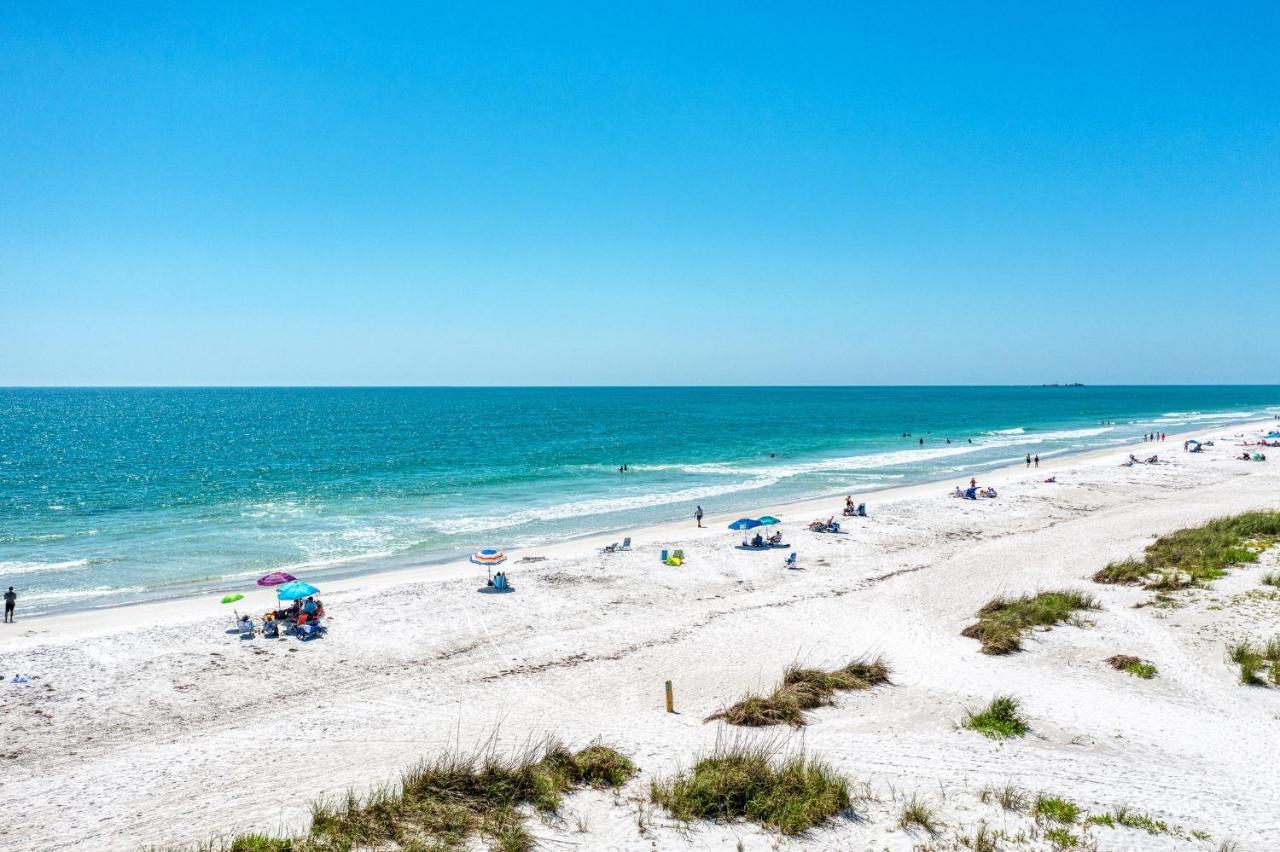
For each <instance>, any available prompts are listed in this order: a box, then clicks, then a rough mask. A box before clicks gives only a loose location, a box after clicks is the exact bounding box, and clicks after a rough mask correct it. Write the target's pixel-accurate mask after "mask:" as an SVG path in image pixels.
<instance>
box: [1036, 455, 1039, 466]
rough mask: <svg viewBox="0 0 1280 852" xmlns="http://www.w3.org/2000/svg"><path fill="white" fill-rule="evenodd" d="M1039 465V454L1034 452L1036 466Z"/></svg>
mask: <svg viewBox="0 0 1280 852" xmlns="http://www.w3.org/2000/svg"><path fill="white" fill-rule="evenodd" d="M1039 466H1040V454H1039V453H1036V467H1039Z"/></svg>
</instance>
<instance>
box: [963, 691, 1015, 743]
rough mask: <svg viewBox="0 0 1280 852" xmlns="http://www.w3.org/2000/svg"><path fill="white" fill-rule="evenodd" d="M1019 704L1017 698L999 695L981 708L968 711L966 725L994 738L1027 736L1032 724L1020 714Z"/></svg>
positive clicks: (1003, 738)
mask: <svg viewBox="0 0 1280 852" xmlns="http://www.w3.org/2000/svg"><path fill="white" fill-rule="evenodd" d="M1018 706H1019V705H1018V700H1017V699H1016V698H1013V697H1011V696H1008V695H1000V696H997V697H996V698H994V699H992V701H991V703H990V704H988V705H987V706H986V707H984V708H982V709H981V710H970V711H968V715H967V716H966V717H965V720H964V726H965V727H966V728H968V729H970V730H973V731H977V732H978V733H980V734H983V735H985V736H988V737H990V738H991V739H993V740H1005V739H1008V738H1010V737H1021V736H1025V735H1026V733H1027V731H1028V730H1030V726H1028V725H1027V722H1026V720H1025V719H1023V718H1022V717H1021V716H1020V715H1019V714H1018Z"/></svg>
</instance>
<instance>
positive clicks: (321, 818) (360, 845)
mask: <svg viewBox="0 0 1280 852" xmlns="http://www.w3.org/2000/svg"><path fill="white" fill-rule="evenodd" d="M634 773H635V767H634V766H633V765H632V763H631V761H630V760H629V759H627V758H626V757H625V756H623V755H622V754H620V753H619V752H617V751H615V750H614V749H612V748H610V747H608V746H605V745H601V744H599V743H596V744H593V745H591V746H588V747H587V748H584V749H582V750H581V751H577V752H571V751H569V750H568V749H566V748H565V747H564V746H562V745H560V744H559V743H558V742H556V741H554V740H547V741H545V742H543V743H542V744H540V745H536V746H530V747H529V748H527V749H525V750H524V751H523V752H521V753H519V754H516V755H515V756H512V757H501V756H499V755H497V754H496V753H495V752H494V751H493V749H492V748H487V749H484V750H481V751H478V752H475V753H469V754H466V753H460V752H450V753H445V754H442V755H440V756H438V757H436V758H434V759H432V760H428V761H424V762H422V763H419V764H417V765H416V766H413V767H411V768H410V769H408V770H407V771H405V772H404V774H403V775H402V776H401V777H400V780H399V782H398V783H396V784H390V785H386V786H384V787H382V788H379V789H376V790H374V791H373V792H372V793H370V794H369V795H368V796H366V797H364V798H358V797H357V796H356V795H355V794H354V793H348V794H347V795H346V796H344V797H341V798H339V799H336V800H329V801H326V800H321V801H318V802H315V803H313V804H312V806H311V828H310V830H309V831H308V832H307V834H306V835H303V836H301V837H272V836H270V835H265V834H246V835H241V836H239V837H235V838H233V839H232V840H231V841H230V842H229V843H212V844H205V845H203V846H200V847H197V849H198V850H200V852H205V850H208V852H338V851H339V850H342V852H346V850H353V849H366V848H400V849H431V850H439V852H447V850H461V849H466V848H470V846H471V845H473V838H475V837H477V836H480V837H485V838H487V839H488V840H489V841H490V843H491V844H492V845H493V847H494V848H496V849H498V850H501V852H527V850H530V849H532V848H533V847H534V841H533V837H532V835H530V834H529V831H528V829H527V827H526V826H525V818H524V816H523V815H522V813H521V812H520V808H521V807H522V806H529V807H532V808H534V809H535V810H537V811H540V812H542V813H547V814H555V813H558V812H559V809H560V806H561V803H562V800H563V797H564V794H566V793H568V792H570V791H571V790H574V789H578V788H583V787H619V786H621V785H622V784H625V783H626V781H627V780H628V779H629V778H630V777H631V776H632V775H633V774H634Z"/></svg>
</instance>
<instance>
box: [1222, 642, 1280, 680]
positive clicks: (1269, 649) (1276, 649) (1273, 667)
mask: <svg viewBox="0 0 1280 852" xmlns="http://www.w3.org/2000/svg"><path fill="white" fill-rule="evenodd" d="M1227 656H1228V658H1230V660H1231V662H1233V663H1235V664H1236V665H1238V666H1239V667H1240V682H1241V683H1242V684H1244V685H1245V686H1256V685H1258V684H1261V683H1262V682H1263V678H1262V671H1263V670H1264V669H1266V670H1267V674H1268V675H1269V676H1270V678H1271V682H1272V683H1273V684H1275V685H1276V686H1280V636H1275V637H1273V638H1272V639H1271V641H1269V642H1267V643H1266V644H1265V645H1255V644H1253V643H1252V642H1244V641H1241V642H1236V643H1235V644H1234V645H1229V646H1227Z"/></svg>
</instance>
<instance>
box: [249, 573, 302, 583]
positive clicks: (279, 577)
mask: <svg viewBox="0 0 1280 852" xmlns="http://www.w3.org/2000/svg"><path fill="white" fill-rule="evenodd" d="M296 579H298V578H297V577H295V576H293V575H292V574H286V573H285V572H284V571H272V572H271V573H270V574H268V575H267V576H265V577H259V578H258V585H259V586H279V585H281V584H282V583H291V582H293V581H294V580H296Z"/></svg>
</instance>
